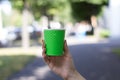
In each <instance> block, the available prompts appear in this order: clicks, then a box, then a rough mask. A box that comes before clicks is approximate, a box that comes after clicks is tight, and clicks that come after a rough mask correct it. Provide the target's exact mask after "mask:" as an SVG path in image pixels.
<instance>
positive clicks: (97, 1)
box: [70, 0, 108, 5]
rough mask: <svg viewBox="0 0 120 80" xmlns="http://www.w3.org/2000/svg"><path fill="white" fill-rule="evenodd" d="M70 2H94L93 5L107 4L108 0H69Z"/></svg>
mask: <svg viewBox="0 0 120 80" xmlns="http://www.w3.org/2000/svg"><path fill="white" fill-rule="evenodd" d="M70 1H71V2H87V3H90V4H95V5H102V4H103V5H106V4H108V0H70Z"/></svg>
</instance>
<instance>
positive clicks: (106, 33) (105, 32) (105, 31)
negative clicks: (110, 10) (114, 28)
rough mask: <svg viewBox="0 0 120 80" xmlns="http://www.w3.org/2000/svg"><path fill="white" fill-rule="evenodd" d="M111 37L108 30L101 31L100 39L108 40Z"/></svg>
mask: <svg viewBox="0 0 120 80" xmlns="http://www.w3.org/2000/svg"><path fill="white" fill-rule="evenodd" d="M109 36H110V31H109V30H107V29H102V30H101V31H100V37H102V38H108V37H109Z"/></svg>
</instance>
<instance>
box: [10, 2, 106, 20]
mask: <svg viewBox="0 0 120 80" xmlns="http://www.w3.org/2000/svg"><path fill="white" fill-rule="evenodd" d="M10 1H11V2H12V5H13V7H14V8H15V9H18V10H20V11H21V12H22V10H23V8H24V2H23V0H10ZM26 2H27V4H28V5H29V8H28V10H29V11H31V12H32V14H33V15H34V17H35V19H36V20H39V19H40V17H41V16H43V15H46V16H48V17H49V18H50V19H52V18H53V17H54V16H56V17H57V18H58V20H60V21H62V22H67V21H71V20H72V19H74V20H76V21H80V20H83V19H88V18H90V16H91V15H98V14H99V13H100V12H101V8H102V6H103V5H105V4H107V3H108V0H26ZM51 16H52V18H51ZM72 16H73V17H72Z"/></svg>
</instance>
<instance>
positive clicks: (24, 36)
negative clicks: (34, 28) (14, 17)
mask: <svg viewBox="0 0 120 80" xmlns="http://www.w3.org/2000/svg"><path fill="white" fill-rule="evenodd" d="M23 3H24V9H23V20H22V21H23V26H22V47H23V48H24V49H28V48H29V46H30V41H29V40H30V39H29V32H28V13H29V11H28V3H27V1H26V0H23Z"/></svg>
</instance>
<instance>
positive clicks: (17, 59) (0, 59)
mask: <svg viewBox="0 0 120 80" xmlns="http://www.w3.org/2000/svg"><path fill="white" fill-rule="evenodd" d="M34 58H35V56H34V55H7V56H5V55H0V80H6V78H8V77H9V76H10V75H12V74H14V73H16V72H18V71H20V70H21V69H23V67H25V65H26V64H28V63H29V62H31V61H32V60H33V59H34Z"/></svg>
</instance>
